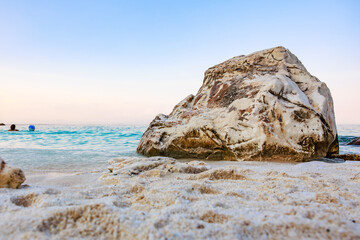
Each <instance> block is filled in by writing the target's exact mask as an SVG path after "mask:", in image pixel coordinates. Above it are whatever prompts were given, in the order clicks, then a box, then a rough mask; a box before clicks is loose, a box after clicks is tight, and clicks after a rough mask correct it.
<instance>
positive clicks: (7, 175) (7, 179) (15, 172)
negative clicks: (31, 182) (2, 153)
mask: <svg viewBox="0 0 360 240" xmlns="http://www.w3.org/2000/svg"><path fill="white" fill-rule="evenodd" d="M25 180H26V178H25V175H24V172H23V171H22V170H21V169H19V168H12V167H10V166H8V165H7V164H6V163H5V161H4V160H2V159H1V158H0V188H19V187H20V185H21V184H22V183H23V182H25Z"/></svg>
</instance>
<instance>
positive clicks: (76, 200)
mask: <svg viewBox="0 0 360 240" xmlns="http://www.w3.org/2000/svg"><path fill="white" fill-rule="evenodd" d="M109 169H110V170H111V172H110V171H104V172H103V173H101V172H92V173H90V172H87V173H73V174H64V173H62V174H59V173H49V174H47V175H46V176H41V175H39V174H36V173H31V174H30V175H28V176H27V178H28V180H27V182H26V183H27V184H29V187H26V188H23V189H19V190H12V189H0V216H1V218H0V219H1V220H0V238H1V239H15V238H16V239H47V238H50V237H51V238H53V239H64V238H93V239H115V238H119V237H123V238H128V239H130V238H131V239H166V238H167V239H184V238H186V239H215V238H222V239H242V238H245V239H249V238H254V239H269V238H270V239H288V238H293V239H295V238H298V239H306V238H312V239H313V238H318V239H324V238H327V239H329V238H330V239H359V238H360V225H359V224H360V219H359V216H360V207H359V204H360V188H359V183H360V162H356V161H352V162H349V161H347V162H345V163H338V164H331V163H326V162H318V161H313V162H308V163H298V164H293V163H292V164H289V163H271V162H221V163H220V162H206V163H205V162H199V161H193V162H190V163H189V162H178V161H173V160H172V159H168V158H153V159H146V158H141V159H139V158H126V159H118V160H112V161H110V167H109Z"/></svg>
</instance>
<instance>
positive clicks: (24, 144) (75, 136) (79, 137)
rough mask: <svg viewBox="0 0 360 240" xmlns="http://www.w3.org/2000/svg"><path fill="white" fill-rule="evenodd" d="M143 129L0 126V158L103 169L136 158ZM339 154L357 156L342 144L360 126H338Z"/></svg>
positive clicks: (34, 167) (39, 166) (54, 167)
mask: <svg viewBox="0 0 360 240" xmlns="http://www.w3.org/2000/svg"><path fill="white" fill-rule="evenodd" d="M146 127H147V126H79V125H74V126H70V125H37V126H36V131H35V132H29V131H28V130H27V125H19V126H18V129H19V130H20V131H18V132H8V131H7V130H8V128H9V126H2V127H0V157H2V158H3V159H5V160H6V161H7V162H8V163H9V164H11V165H15V166H19V167H21V168H22V169H24V170H27V171H66V172H68V171H84V170H85V171H86V170H89V171H90V170H96V169H99V170H103V169H106V167H107V161H108V160H110V159H112V158H115V157H121V156H136V155H137V154H136V147H137V145H138V143H139V141H140V138H141V136H142V134H143V132H144V131H145V130H146ZM338 133H339V143H340V153H342V154H343V153H357V154H360V147H359V146H346V145H345V144H346V143H348V142H350V141H351V140H353V139H355V138H356V137H358V136H360V125H339V126H338Z"/></svg>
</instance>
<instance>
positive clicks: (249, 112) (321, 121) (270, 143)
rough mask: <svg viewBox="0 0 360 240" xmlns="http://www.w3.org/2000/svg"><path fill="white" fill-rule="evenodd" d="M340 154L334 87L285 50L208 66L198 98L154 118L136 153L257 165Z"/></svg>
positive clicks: (272, 50) (185, 101)
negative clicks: (270, 161)
mask: <svg viewBox="0 0 360 240" xmlns="http://www.w3.org/2000/svg"><path fill="white" fill-rule="evenodd" d="M338 151H339V145H338V140H337V130H336V124H335V115H334V108H333V100H332V97H331V93H330V90H329V89H328V87H327V86H326V84H325V83H323V82H321V81H320V80H319V79H317V78H316V77H314V76H312V75H311V74H310V73H309V72H308V71H307V70H306V68H305V67H304V66H303V64H302V63H301V62H300V61H299V59H298V58H297V57H296V56H295V55H294V54H292V53H291V52H290V51H289V50H288V49H286V48H284V47H276V48H272V49H268V50H263V51H259V52H255V53H253V54H250V55H247V56H244V55H241V56H238V57H234V58H232V59H229V60H227V61H225V62H223V63H220V64H218V65H215V66H214V67H211V68H209V69H208V70H207V71H206V72H205V77H204V81H203V84H202V86H201V87H200V89H199V91H198V92H197V94H196V95H195V96H194V95H189V96H187V97H186V98H185V99H184V100H182V101H181V102H180V103H178V104H177V105H176V106H175V107H174V109H173V111H172V112H171V113H170V114H169V115H164V114H159V115H158V116H156V117H155V119H154V120H153V121H152V122H151V123H150V126H149V127H148V129H147V130H146V131H145V133H144V134H143V136H142V138H141V140H140V143H139V145H138V148H137V152H138V153H140V154H143V155H146V156H156V155H162V156H168V157H174V158H200V159H208V160H259V161H261V160H273V161H308V160H311V159H316V158H320V157H325V156H329V155H332V154H337V153H338Z"/></svg>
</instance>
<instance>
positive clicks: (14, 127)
mask: <svg viewBox="0 0 360 240" xmlns="http://www.w3.org/2000/svg"><path fill="white" fill-rule="evenodd" d="M8 131H9V132H13V131H19V130H17V129H16V125H15V124H11V126H10V129H9V130H8Z"/></svg>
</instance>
